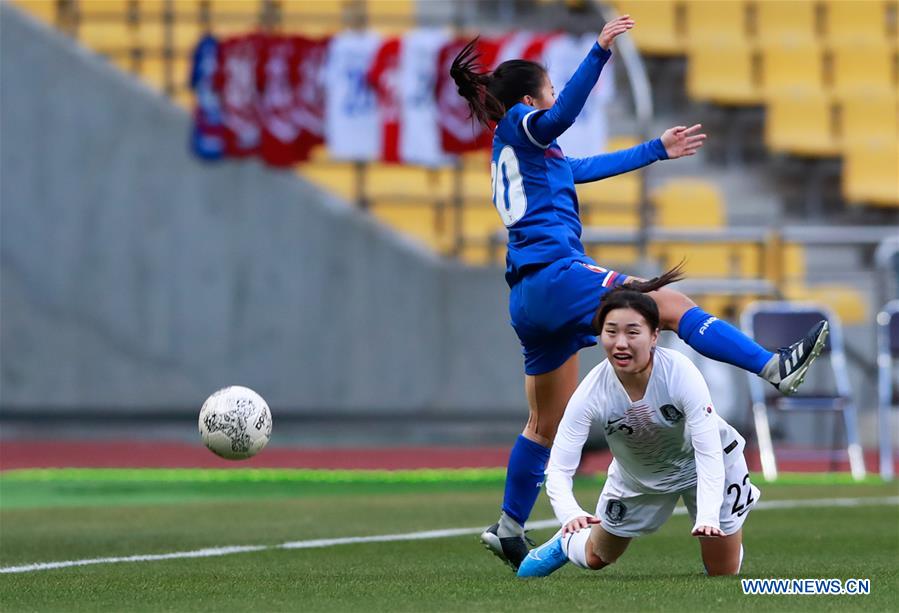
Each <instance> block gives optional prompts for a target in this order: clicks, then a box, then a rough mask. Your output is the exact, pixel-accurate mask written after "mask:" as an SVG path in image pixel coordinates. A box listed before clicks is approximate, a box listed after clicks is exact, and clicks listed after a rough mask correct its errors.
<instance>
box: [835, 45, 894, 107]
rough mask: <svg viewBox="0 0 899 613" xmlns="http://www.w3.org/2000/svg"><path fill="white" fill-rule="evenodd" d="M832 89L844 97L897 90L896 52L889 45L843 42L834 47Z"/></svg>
mask: <svg viewBox="0 0 899 613" xmlns="http://www.w3.org/2000/svg"><path fill="white" fill-rule="evenodd" d="M831 53H832V58H833V63H832V66H833V73H832V75H833V83H832V88H831V90H832V92H833V94H834V95H835V96H837V97H839V98H842V97H845V96H851V95H855V94H867V95H876V94H883V93H885V92H892V91H895V85H894V82H893V64H894V62H895V55H896V54H895V51H894V50H893V49H891V48H889V47H888V46H886V45H883V44H881V45H851V46H844V45H840V46H837V47H835V48H834V49H833V51H832V52H831Z"/></svg>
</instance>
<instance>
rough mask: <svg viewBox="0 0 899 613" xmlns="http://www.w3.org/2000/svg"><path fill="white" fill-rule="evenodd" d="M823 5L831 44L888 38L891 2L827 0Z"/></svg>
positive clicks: (868, 41) (826, 34)
mask: <svg viewBox="0 0 899 613" xmlns="http://www.w3.org/2000/svg"><path fill="white" fill-rule="evenodd" d="M894 5H895V3H894ZM824 6H825V14H826V18H825V23H826V24H827V25H826V28H825V38H826V40H827V42H828V44H830V45H834V46H836V45H839V46H844V45H847V44H870V43H884V44H885V43H886V42H887V41H888V36H889V29H890V28H889V20H888V13H889V3H888V2H885V1H884V0H862V1H855V2H849V1H848V0H828V1H827V2H826V3H825V5H824Z"/></svg>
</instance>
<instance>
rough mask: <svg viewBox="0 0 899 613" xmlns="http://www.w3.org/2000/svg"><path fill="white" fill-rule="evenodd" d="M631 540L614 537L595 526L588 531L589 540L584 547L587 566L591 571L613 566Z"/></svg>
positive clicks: (600, 526) (599, 526) (600, 527)
mask: <svg viewBox="0 0 899 613" xmlns="http://www.w3.org/2000/svg"><path fill="white" fill-rule="evenodd" d="M630 543H631V539H630V538H628V537H624V536H615V535H614V534H612V533H610V532H607V531H606V530H605V529H603V527H602V525H601V524H597V525H595V526H593V528H591V529H590V538H589V539H588V540H587V543H586V545H585V553H586V560H587V566H588V567H590V568H592V569H593V570H599V569H600V568H605V567H606V566H608V565H609V564H614V563H615V562H617V561H618V558H620V557H621V556H622V554H624V552H625V550H626V549H627V546H628V545H630Z"/></svg>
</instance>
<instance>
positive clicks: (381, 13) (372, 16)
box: [365, 0, 415, 35]
mask: <svg viewBox="0 0 899 613" xmlns="http://www.w3.org/2000/svg"><path fill="white" fill-rule="evenodd" d="M365 12H366V17H367V18H368V26H369V27H370V28H371V29H373V30H375V31H377V32H380V33H382V34H384V35H395V34H401V33H403V32H405V31H406V30H408V29H409V28H411V27H413V26H414V25H415V0H365Z"/></svg>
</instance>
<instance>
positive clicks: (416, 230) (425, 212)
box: [371, 201, 445, 251]
mask: <svg viewBox="0 0 899 613" xmlns="http://www.w3.org/2000/svg"><path fill="white" fill-rule="evenodd" d="M371 214H372V215H373V216H374V217H375V218H377V219H378V220H380V221H381V222H383V223H385V224H387V225H389V226H390V227H392V228H393V229H395V230H397V231H399V232H402V233H404V234H406V235H408V236H411V237H413V238H415V239H417V240H418V241H420V242H422V243H424V244H425V245H427V246H428V247H430V248H432V249H435V250H437V251H441V250H442V249H443V248H444V247H445V238H444V237H445V233H444V232H441V231H440V229H439V228H438V210H437V207H435V206H434V205H433V204H432V203H428V202H415V203H408V202H386V201H385V202H376V203H373V204H372V207H371Z"/></svg>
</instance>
